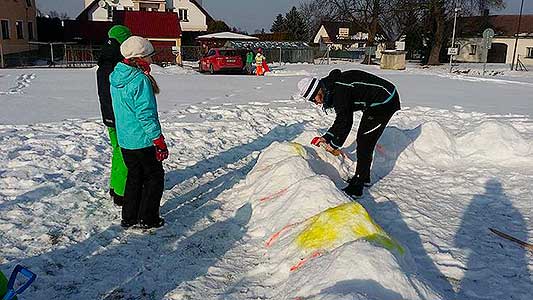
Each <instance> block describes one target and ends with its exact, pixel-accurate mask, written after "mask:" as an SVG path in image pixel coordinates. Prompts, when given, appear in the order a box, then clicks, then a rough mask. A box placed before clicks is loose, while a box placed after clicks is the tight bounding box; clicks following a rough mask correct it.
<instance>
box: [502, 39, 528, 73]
mask: <svg viewBox="0 0 533 300" xmlns="http://www.w3.org/2000/svg"><path fill="white" fill-rule="evenodd" d="M493 43H505V44H507V46H508V48H507V59H506V63H507V64H511V63H512V62H513V51H514V44H515V39H514V38H495V39H494V40H493ZM528 47H533V38H527V39H526V38H520V39H519V40H518V46H517V47H516V56H517V57H518V55H520V60H521V61H522V63H524V64H525V65H528V66H533V58H526V55H527V52H526V51H527V50H526V48H528Z"/></svg>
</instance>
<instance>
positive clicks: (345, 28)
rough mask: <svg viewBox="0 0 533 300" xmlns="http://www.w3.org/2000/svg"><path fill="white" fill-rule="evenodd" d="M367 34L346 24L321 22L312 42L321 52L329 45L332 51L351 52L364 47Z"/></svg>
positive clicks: (350, 24)
mask: <svg viewBox="0 0 533 300" xmlns="http://www.w3.org/2000/svg"><path fill="white" fill-rule="evenodd" d="M367 40H368V33H365V32H363V30H362V29H360V28H358V27H357V26H355V25H354V24H353V23H348V22H322V24H320V28H319V30H318V32H317V33H316V34H315V37H314V39H313V42H314V43H315V44H319V45H320V48H321V49H322V50H325V49H326V46H327V45H331V49H333V50H352V49H356V48H362V47H365V46H366V42H367Z"/></svg>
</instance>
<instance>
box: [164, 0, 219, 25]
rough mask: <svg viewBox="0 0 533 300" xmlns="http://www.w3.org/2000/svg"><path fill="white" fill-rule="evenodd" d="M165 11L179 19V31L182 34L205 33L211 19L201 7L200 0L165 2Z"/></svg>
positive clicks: (168, 0)
mask: <svg viewBox="0 0 533 300" xmlns="http://www.w3.org/2000/svg"><path fill="white" fill-rule="evenodd" d="M167 11H173V12H175V13H177V14H178V16H179V17H180V25H181V30H183V31H184V32H191V31H193V32H205V31H207V26H208V24H209V23H210V22H211V21H213V18H212V17H211V15H209V13H208V12H207V11H206V10H205V8H204V7H203V6H202V0H167Z"/></svg>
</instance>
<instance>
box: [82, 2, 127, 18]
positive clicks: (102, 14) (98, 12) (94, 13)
mask: <svg viewBox="0 0 533 300" xmlns="http://www.w3.org/2000/svg"><path fill="white" fill-rule="evenodd" d="M90 2H92V1H90ZM107 2H108V3H109V4H110V5H111V6H116V7H117V9H118V10H122V9H124V7H131V8H133V2H132V1H131V0H120V1H119V2H118V4H113V3H112V2H111V1H107ZM88 4H90V3H88ZM88 4H87V2H86V3H85V5H88ZM109 19H110V18H109V16H108V11H107V9H105V8H101V7H100V6H98V5H96V6H95V8H93V9H92V10H91V11H89V20H91V21H108V20H109Z"/></svg>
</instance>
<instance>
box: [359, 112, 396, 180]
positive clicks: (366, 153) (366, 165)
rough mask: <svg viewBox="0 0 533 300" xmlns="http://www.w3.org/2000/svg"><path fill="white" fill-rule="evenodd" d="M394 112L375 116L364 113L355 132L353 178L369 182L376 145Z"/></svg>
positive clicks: (370, 113) (374, 114)
mask: <svg viewBox="0 0 533 300" xmlns="http://www.w3.org/2000/svg"><path fill="white" fill-rule="evenodd" d="M395 112H396V111H392V112H385V113H380V114H376V113H374V112H364V113H363V117H361V122H360V123H359V129H358V130H357V168H356V170H355V177H356V178H358V179H359V180H362V181H363V182H370V167H371V166H372V158H373V156H374V149H375V148H376V144H377V142H378V140H379V138H380V137H381V135H382V134H383V131H384V130H385V127H387V124H388V123H389V121H390V119H391V118H392V115H394V113H395Z"/></svg>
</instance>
